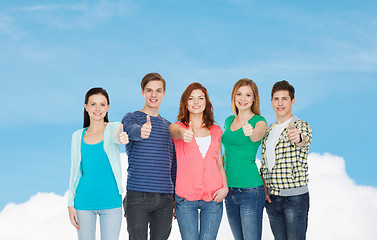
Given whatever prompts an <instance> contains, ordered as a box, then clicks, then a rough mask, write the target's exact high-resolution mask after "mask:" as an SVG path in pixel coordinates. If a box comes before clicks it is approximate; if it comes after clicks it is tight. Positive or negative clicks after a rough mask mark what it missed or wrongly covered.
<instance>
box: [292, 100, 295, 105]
mask: <svg viewBox="0 0 377 240" xmlns="http://www.w3.org/2000/svg"><path fill="white" fill-rule="evenodd" d="M293 105H295V98H294V99H292V106H293Z"/></svg>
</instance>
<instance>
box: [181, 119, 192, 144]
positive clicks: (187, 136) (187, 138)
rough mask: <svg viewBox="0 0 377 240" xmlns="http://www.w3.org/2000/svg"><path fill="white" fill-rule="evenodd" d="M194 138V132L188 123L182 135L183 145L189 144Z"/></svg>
mask: <svg viewBox="0 0 377 240" xmlns="http://www.w3.org/2000/svg"><path fill="white" fill-rule="evenodd" d="M193 137H194V130H193V129H192V126H191V122H190V123H189V127H188V129H187V130H185V132H184V133H183V141H184V142H185V143H189V142H191V141H192V139H193Z"/></svg>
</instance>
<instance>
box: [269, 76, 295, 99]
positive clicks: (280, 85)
mask: <svg viewBox="0 0 377 240" xmlns="http://www.w3.org/2000/svg"><path fill="white" fill-rule="evenodd" d="M281 90H286V91H288V92H289V96H290V97H291V100H293V99H294V98H295V88H294V87H293V86H292V85H291V84H289V82H287V81H285V80H282V81H279V82H276V83H275V84H274V86H273V87H272V90H271V99H272V97H273V96H274V93H276V92H277V91H281Z"/></svg>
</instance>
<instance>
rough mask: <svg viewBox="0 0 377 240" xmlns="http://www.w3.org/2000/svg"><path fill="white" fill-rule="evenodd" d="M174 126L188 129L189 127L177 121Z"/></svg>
mask: <svg viewBox="0 0 377 240" xmlns="http://www.w3.org/2000/svg"><path fill="white" fill-rule="evenodd" d="M172 124H175V125H178V126H180V127H183V128H187V126H186V125H185V124H184V123H183V122H180V121H176V122H174V123H172Z"/></svg>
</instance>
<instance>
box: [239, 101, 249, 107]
mask: <svg viewBox="0 0 377 240" xmlns="http://www.w3.org/2000/svg"><path fill="white" fill-rule="evenodd" d="M238 104H239V105H240V106H242V107H244V106H247V104H248V103H241V102H238Z"/></svg>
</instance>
